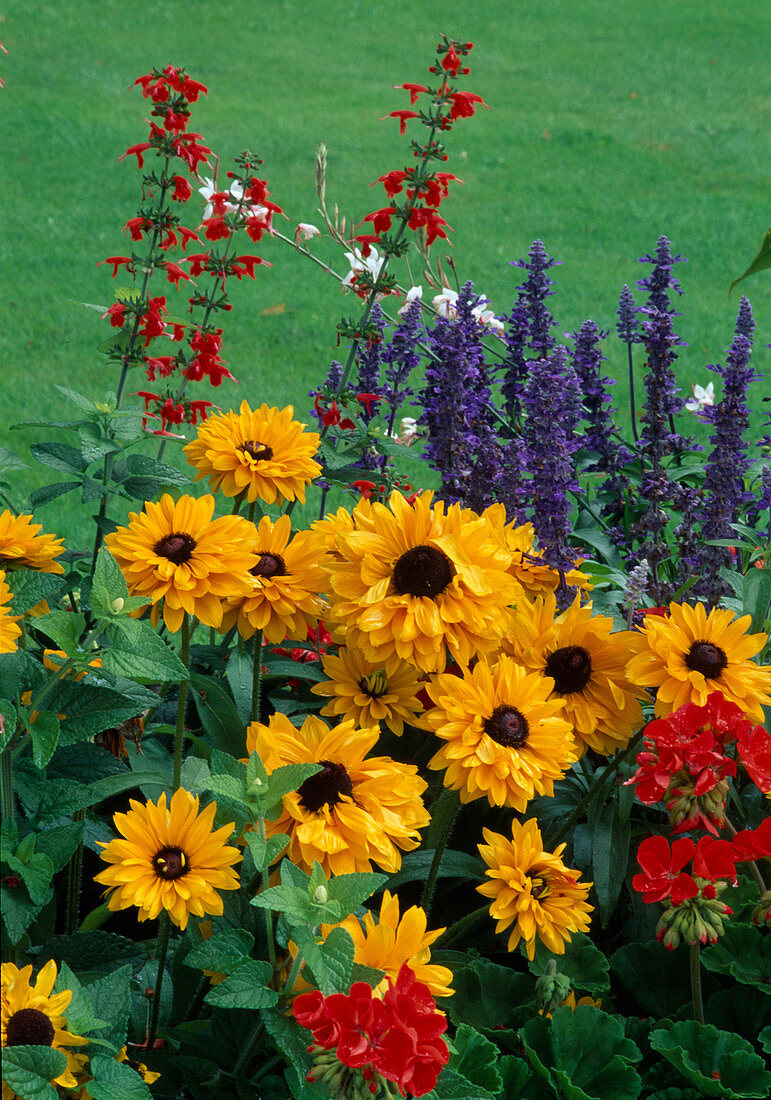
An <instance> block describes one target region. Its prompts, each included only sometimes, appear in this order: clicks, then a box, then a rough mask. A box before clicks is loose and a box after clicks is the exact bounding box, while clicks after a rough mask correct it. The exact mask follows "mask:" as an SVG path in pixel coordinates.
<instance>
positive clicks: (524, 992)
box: [434, 956, 535, 1028]
mask: <svg viewBox="0 0 771 1100" xmlns="http://www.w3.org/2000/svg"><path fill="white" fill-rule="evenodd" d="M434 961H439V957H438V956H437V957H436V959H435V960H434ZM453 986H454V988H455V996H454V997H451V998H450V999H449V1000H448V1002H447V1005H448V1010H449V1012H450V1015H451V1016H452V1019H453V1020H454V1021H455V1023H464V1022H465V1023H468V1024H472V1025H473V1026H474V1027H485V1028H497V1027H511V1026H513V1025H514V1024H515V1022H517V1023H519V1022H523V1023H524V1021H525V1020H526V1019H529V1017H530V1016H532V1014H533V1003H534V996H535V980H534V979H533V977H532V976H531V975H529V974H522V973H520V972H519V971H516V970H511V969H510V968H509V967H507V966H499V965H498V964H497V963H494V962H490V961H488V960H487V959H481V958H480V959H473V960H469V965H467V966H460V967H458V968H457V969H456V968H453Z"/></svg>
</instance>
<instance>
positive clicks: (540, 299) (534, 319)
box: [501, 240, 562, 419]
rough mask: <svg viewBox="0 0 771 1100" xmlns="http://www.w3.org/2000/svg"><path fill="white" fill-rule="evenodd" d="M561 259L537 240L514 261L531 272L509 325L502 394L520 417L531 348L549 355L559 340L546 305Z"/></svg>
mask: <svg viewBox="0 0 771 1100" xmlns="http://www.w3.org/2000/svg"><path fill="white" fill-rule="evenodd" d="M561 262H562V261H561V260H555V259H553V258H551V257H550V256H549V254H548V252H547V251H546V249H545V247H544V244H543V241H539V240H535V241H533V243H532V245H531V246H530V251H529V253H528V258H527V259H526V260H510V261H509V263H510V264H511V265H512V267H520V268H522V269H523V270H525V271H527V273H528V274H527V278H526V279H525V281H524V282H523V283H521V284H520V285H519V286H518V287H517V291H518V297H517V300H516V302H515V303H514V307H513V309H512V311H511V313H510V314H509V316H508V318H507V320H508V326H507V328H506V331H505V333H504V340H505V343H506V346H507V355H506V359H505V360H504V364H503V369H504V371H505V375H504V380H503V385H502V386H501V393H502V395H503V400H504V411H505V412H506V413H507V414H508V415H509V416H511V417H513V418H515V419H517V418H518V417H519V413H520V410H521V401H522V388H523V386H524V384H525V382H526V380H527V375H528V369H529V368H528V362H529V361H528V359H527V358H526V357H525V351H526V349H527V348H530V349H532V350H533V351H535V352H536V354H537V355H539V356H541V355H546V354H548V352H549V350H550V349H551V348H553V347H554V345H555V343H556V340H555V339H554V337H553V336H552V335H551V330H552V328H553V327H554V323H555V322H554V317H553V316H552V314H551V312H550V311H549V309H548V307H547V306H546V299H547V298H548V297H549V295H551V294H554V293H555V291H553V290H552V289H551V288H552V287H553V286H554V280H553V279H550V278H549V276H548V274H547V272H548V270H549V268H551V267H555V266H557V265H558V264H559V263H561Z"/></svg>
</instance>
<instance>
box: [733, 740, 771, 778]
mask: <svg viewBox="0 0 771 1100" xmlns="http://www.w3.org/2000/svg"><path fill="white" fill-rule="evenodd" d="M736 745H737V748H738V750H739V759H740V760H741V762H742V764H743V765H744V768H745V770H746V772H747V774H748V775H749V777H750V779H751V780H752V782H753V783H754V784H755V786H756V787H758V788H759V790H761V791H762V792H763V794H768V793H769V792H771V736H769V734H768V731H767V730H766V729H765V728H764V727H763V726H754V727H752V726H751V725H750V723H749V722H746V723H745V726H744V728H743V729H742V730H740V732H739V733H738V734H737V737H736Z"/></svg>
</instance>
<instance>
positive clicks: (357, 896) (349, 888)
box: [326, 871, 390, 917]
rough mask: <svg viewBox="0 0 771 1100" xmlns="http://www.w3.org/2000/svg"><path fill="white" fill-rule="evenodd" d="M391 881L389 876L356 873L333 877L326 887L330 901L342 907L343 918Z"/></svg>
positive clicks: (365, 872) (363, 872)
mask: <svg viewBox="0 0 771 1100" xmlns="http://www.w3.org/2000/svg"><path fill="white" fill-rule="evenodd" d="M389 881H390V880H389V878H388V875H378V874H371V873H369V872H368V871H356V872H354V873H353V874H350V875H333V877H332V878H331V879H329V881H328V882H327V883H326V887H327V893H328V896H329V900H330V901H336V902H339V904H340V905H341V907H342V916H343V917H347V916H348V914H349V913H352V912H353V911H354V909H356V908H357V906H359V905H361V903H362V902H363V901H366V899H367V898H369V897H371V896H372V895H373V894H374V893H375V891H376V890H379V889H380V887H381V886H383V885H384V884H385V883H386V882H389Z"/></svg>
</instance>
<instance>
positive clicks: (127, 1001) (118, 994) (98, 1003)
mask: <svg viewBox="0 0 771 1100" xmlns="http://www.w3.org/2000/svg"><path fill="white" fill-rule="evenodd" d="M99 934H100V933H98V932H89V933H88V935H90V936H94V935H99ZM106 934H107V933H101V935H106ZM131 973H132V967H131V966H129V965H126V966H121V967H120V968H119V969H118V970H112V971H111V972H110V973H109V974H105V976H104V977H103V978H98V979H97V980H96V981H95V982H90V983H89V984H88V985H87V986H85V990H86V993H87V994H88V998H89V1000H90V1001H91V1005H92V1007H93V1010H94V1015H95V1016H97V1017H98V1018H99V1019H100V1020H109V1021H110V1022H109V1024H108V1026H107V1027H106V1028H100V1029H99V1030H98V1031H97V1032H96V1034H97V1036H98V1038H100V1039H104V1040H105V1042H108V1043H110V1044H111V1045H112V1046H114V1047H115V1048H116V1049H120V1048H121V1047H122V1046H124V1045H125V1042H126V1033H127V1029H128V1017H129V1011H130V1008H131Z"/></svg>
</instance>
